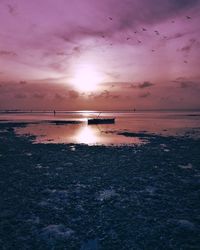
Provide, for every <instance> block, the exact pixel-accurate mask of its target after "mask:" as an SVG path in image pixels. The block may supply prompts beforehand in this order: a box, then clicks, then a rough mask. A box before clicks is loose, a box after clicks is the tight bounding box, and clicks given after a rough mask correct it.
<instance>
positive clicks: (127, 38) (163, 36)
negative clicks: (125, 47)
mask: <svg viewBox="0 0 200 250" xmlns="http://www.w3.org/2000/svg"><path fill="white" fill-rule="evenodd" d="M185 18H186V19H187V20H190V19H192V17H191V16H185ZM108 19H109V20H110V21H113V18H112V17H108ZM171 23H175V21H174V20H172V21H171ZM141 31H142V32H147V31H148V30H147V29H146V28H144V27H142V28H141ZM138 33H139V31H134V34H138ZM154 34H155V35H156V36H159V37H162V38H163V39H166V40H167V39H168V37H167V36H166V35H161V33H160V32H159V31H158V30H154ZM101 37H102V38H106V36H105V35H104V34H103V35H102V36H101ZM131 39H132V37H131V36H127V37H126V40H127V41H129V40H131ZM137 43H138V44H142V41H141V40H139V39H137ZM112 45H113V44H112V43H110V46H112ZM155 51H156V50H155V49H152V50H151V52H155ZM183 62H184V63H188V61H187V60H184V61H183Z"/></svg>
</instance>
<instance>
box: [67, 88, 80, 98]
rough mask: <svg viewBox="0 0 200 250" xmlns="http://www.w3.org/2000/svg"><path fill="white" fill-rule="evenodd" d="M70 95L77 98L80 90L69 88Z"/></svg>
mask: <svg viewBox="0 0 200 250" xmlns="http://www.w3.org/2000/svg"><path fill="white" fill-rule="evenodd" d="M68 95H69V97H70V98H71V99H77V98H78V97H79V92H77V91H75V90H69V91H68Z"/></svg>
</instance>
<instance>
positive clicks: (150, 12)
mask: <svg viewBox="0 0 200 250" xmlns="http://www.w3.org/2000/svg"><path fill="white" fill-rule="evenodd" d="M199 13H200V1H199V0H123V1H122V0H101V1H99V0H73V1H72V0H56V1H55V0H34V1H27V0H0V109H1V110H4V109H23V110H30V109H33V110H49V109H56V110H124V109H128V110H132V109H134V108H136V109H200V98H199V97H200V70H199V68H200V67H199V66H200V25H199V23H200V15H199Z"/></svg>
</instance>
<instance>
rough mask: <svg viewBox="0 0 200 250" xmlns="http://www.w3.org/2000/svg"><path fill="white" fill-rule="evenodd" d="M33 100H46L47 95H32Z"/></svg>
mask: <svg viewBox="0 0 200 250" xmlns="http://www.w3.org/2000/svg"><path fill="white" fill-rule="evenodd" d="M32 97H33V98H37V99H44V98H45V95H44V94H40V93H34V94H33V95H32Z"/></svg>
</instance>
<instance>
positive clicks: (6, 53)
mask: <svg viewBox="0 0 200 250" xmlns="http://www.w3.org/2000/svg"><path fill="white" fill-rule="evenodd" d="M0 56H12V57H14V56H17V54H16V53H15V52H13V51H9V50H0Z"/></svg>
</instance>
